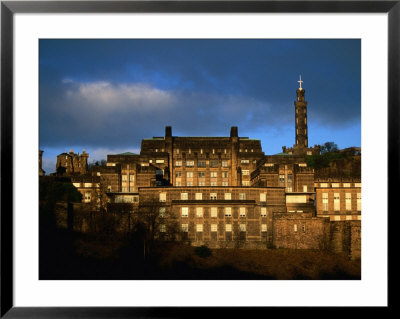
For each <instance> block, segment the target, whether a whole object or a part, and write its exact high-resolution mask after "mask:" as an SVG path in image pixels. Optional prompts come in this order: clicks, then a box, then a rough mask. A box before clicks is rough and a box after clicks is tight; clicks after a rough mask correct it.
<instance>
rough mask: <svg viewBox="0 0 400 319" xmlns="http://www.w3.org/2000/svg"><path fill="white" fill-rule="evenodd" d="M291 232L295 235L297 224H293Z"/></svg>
mask: <svg viewBox="0 0 400 319" xmlns="http://www.w3.org/2000/svg"><path fill="white" fill-rule="evenodd" d="M293 231H294V232H295V233H297V224H294V225H293Z"/></svg>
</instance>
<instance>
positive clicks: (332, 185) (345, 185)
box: [319, 183, 361, 188]
mask: <svg viewBox="0 0 400 319" xmlns="http://www.w3.org/2000/svg"><path fill="white" fill-rule="evenodd" d="M340 184H342V185H343V186H342V187H352V185H353V184H354V187H361V183H319V187H321V188H328V187H332V188H336V187H340Z"/></svg>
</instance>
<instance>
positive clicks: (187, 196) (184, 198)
mask: <svg viewBox="0 0 400 319" xmlns="http://www.w3.org/2000/svg"><path fill="white" fill-rule="evenodd" d="M188 198H189V195H188V193H181V200H188Z"/></svg>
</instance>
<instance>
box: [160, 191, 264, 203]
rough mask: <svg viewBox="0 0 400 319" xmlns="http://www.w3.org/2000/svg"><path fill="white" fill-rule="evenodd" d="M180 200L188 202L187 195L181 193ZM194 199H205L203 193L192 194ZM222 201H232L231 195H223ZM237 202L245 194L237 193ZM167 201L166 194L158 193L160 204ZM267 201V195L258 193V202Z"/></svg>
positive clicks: (212, 196) (212, 197) (216, 195)
mask: <svg viewBox="0 0 400 319" xmlns="http://www.w3.org/2000/svg"><path fill="white" fill-rule="evenodd" d="M180 198H181V200H189V193H186V192H185V193H181V196H180ZM194 199H195V200H203V199H206V198H205V197H203V193H195V194H194ZM209 199H211V200H216V199H218V194H217V193H210V196H209ZM223 199H224V200H231V199H232V193H224V195H223ZM238 199H239V200H245V199H246V193H239V196H238ZM166 201H167V193H160V202H166ZM266 201H267V194H266V193H260V202H266Z"/></svg>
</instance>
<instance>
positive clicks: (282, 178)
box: [279, 175, 285, 183]
mask: <svg viewBox="0 0 400 319" xmlns="http://www.w3.org/2000/svg"><path fill="white" fill-rule="evenodd" d="M284 182H285V175H279V183H284Z"/></svg>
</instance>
